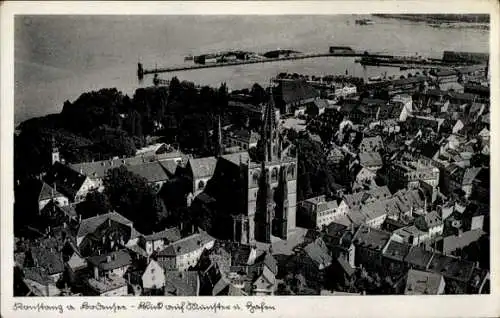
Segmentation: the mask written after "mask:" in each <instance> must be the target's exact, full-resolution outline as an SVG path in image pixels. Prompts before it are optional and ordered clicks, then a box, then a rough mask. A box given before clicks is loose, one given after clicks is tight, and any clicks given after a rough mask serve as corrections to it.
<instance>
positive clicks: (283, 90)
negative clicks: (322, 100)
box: [276, 79, 319, 114]
mask: <svg viewBox="0 0 500 318" xmlns="http://www.w3.org/2000/svg"><path fill="white" fill-rule="evenodd" d="M318 98H319V92H318V91H317V90H316V89H315V88H314V87H313V86H312V85H311V84H310V83H308V82H307V81H305V80H302V79H297V80H284V81H280V83H279V85H278V87H277V94H276V106H277V107H278V108H279V109H280V111H281V113H282V114H293V113H294V111H295V110H296V109H298V108H300V107H302V106H303V105H306V104H308V103H312V102H314V100H316V99H318Z"/></svg>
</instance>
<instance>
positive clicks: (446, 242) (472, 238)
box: [437, 228, 486, 256]
mask: <svg viewBox="0 0 500 318" xmlns="http://www.w3.org/2000/svg"><path fill="white" fill-rule="evenodd" d="M485 234H486V233H485V232H484V231H483V229H482V228H481V229H474V230H470V231H465V232H464V231H462V230H461V229H459V230H458V233H457V234H455V235H449V236H445V237H443V239H442V241H439V242H438V244H437V249H438V250H439V251H441V252H442V253H443V254H444V255H458V256H460V255H461V254H460V253H461V250H462V249H463V248H465V247H467V246H468V245H470V244H472V243H474V242H477V241H478V240H479V239H480V238H481V237H482V236H484V235H485Z"/></svg>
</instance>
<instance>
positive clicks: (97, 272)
mask: <svg viewBox="0 0 500 318" xmlns="http://www.w3.org/2000/svg"><path fill="white" fill-rule="evenodd" d="M94 279H95V280H98V279H99V268H97V266H94Z"/></svg>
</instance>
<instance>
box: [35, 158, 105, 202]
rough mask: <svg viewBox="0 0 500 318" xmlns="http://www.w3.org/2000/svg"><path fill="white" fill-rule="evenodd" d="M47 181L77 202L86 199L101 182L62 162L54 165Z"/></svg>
mask: <svg viewBox="0 0 500 318" xmlns="http://www.w3.org/2000/svg"><path fill="white" fill-rule="evenodd" d="M45 181H46V182H47V183H48V184H49V185H50V186H51V187H53V188H57V191H59V192H60V193H62V194H63V195H64V196H66V197H67V198H68V199H69V200H70V201H71V202H75V203H78V202H81V201H84V200H85V198H86V196H87V194H88V192H89V191H91V190H95V189H98V188H99V184H97V183H95V182H94V181H92V180H91V179H90V178H88V177H87V176H85V175H84V174H82V173H79V172H77V171H75V170H73V169H71V168H70V167H69V166H66V165H63V164H61V163H60V162H56V163H55V164H54V165H53V166H52V171H51V172H50V173H49V174H48V175H47V176H46V178H45Z"/></svg>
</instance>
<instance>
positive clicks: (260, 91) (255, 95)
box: [250, 83, 268, 105]
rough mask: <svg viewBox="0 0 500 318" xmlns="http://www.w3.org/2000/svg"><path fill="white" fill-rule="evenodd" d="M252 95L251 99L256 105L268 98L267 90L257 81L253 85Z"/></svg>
mask: <svg viewBox="0 0 500 318" xmlns="http://www.w3.org/2000/svg"><path fill="white" fill-rule="evenodd" d="M250 95H251V96H252V99H251V100H252V104H254V105H259V104H262V103H265V102H267V100H268V96H267V93H266V90H265V89H264V88H262V86H260V85H259V84H257V83H255V84H253V85H252V89H251V90H250Z"/></svg>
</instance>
